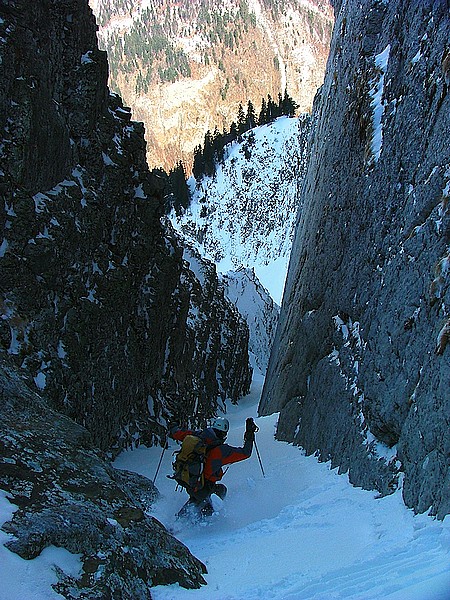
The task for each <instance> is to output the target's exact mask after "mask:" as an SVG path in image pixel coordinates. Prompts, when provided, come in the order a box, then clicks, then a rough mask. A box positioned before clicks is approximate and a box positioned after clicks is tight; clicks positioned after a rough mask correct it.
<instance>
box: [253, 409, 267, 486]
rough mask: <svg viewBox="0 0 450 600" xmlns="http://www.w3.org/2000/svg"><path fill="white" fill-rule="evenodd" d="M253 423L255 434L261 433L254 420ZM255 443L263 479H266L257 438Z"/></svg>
mask: <svg viewBox="0 0 450 600" xmlns="http://www.w3.org/2000/svg"><path fill="white" fill-rule="evenodd" d="M252 422H253V427H254V429H253V433H256V432H257V431H259V427H258V426H257V425H255V422H254V421H253V419H252ZM253 442H254V444H255V450H256V455H257V457H258V460H259V466H260V467H261V471H262V474H263V477H265V476H266V474H265V473H264V467H263V464H262V460H261V455H260V453H259V450H258V445H257V443H256V438H254V439H253Z"/></svg>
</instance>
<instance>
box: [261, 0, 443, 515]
mask: <svg viewBox="0 0 450 600" xmlns="http://www.w3.org/2000/svg"><path fill="white" fill-rule="evenodd" d="M334 4H335V14H336V24H335V29H334V34H333V41H332V46H331V54H330V58H329V62H328V67H327V74H326V78H325V83H324V85H323V87H322V88H321V90H320V91H319V93H318V96H317V98H316V103H315V108H314V115H313V118H314V121H315V126H314V133H313V137H312V139H311V161H310V165H309V169H308V174H307V178H306V183H305V186H304V190H303V198H302V202H301V204H303V207H302V211H301V214H300V216H299V223H298V227H297V232H296V239H295V242H294V248H293V253H292V257H291V263H290V267H289V273H288V278H287V284H286V289H285V294H284V300H283V307H282V312H281V318H280V324H279V327H278V331H277V336H276V341H275V344H274V348H275V349H274V352H273V353H272V356H271V360H270V365H269V372H268V376H267V379H266V385H265V388H264V391H263V397H262V400H261V404H260V412H261V413H262V414H267V413H269V412H273V411H281V414H280V421H279V425H278V436H279V437H280V438H281V439H285V440H293V441H294V442H295V443H296V444H301V445H302V446H304V447H305V449H306V451H307V452H308V453H312V452H316V451H317V452H318V454H319V455H320V457H321V459H322V460H331V464H332V465H333V466H337V465H339V467H340V470H341V472H345V471H347V470H348V471H349V476H350V480H351V481H352V482H353V483H355V484H357V485H361V486H363V487H366V488H377V489H379V490H380V491H381V492H382V493H384V494H386V493H389V492H390V491H392V490H394V489H395V488H396V486H397V483H398V475H399V472H403V473H404V480H403V496H404V499H405V502H406V504H407V505H408V506H410V507H414V509H415V510H416V511H418V512H424V511H426V510H428V509H430V512H431V514H434V515H438V516H439V517H443V516H444V515H445V514H447V513H448V512H450V485H449V482H450V479H449V477H450V474H449V462H448V458H449V456H450V446H449V444H450V437H449V435H448V432H449V425H450V392H449V381H450V363H449V356H450V355H449V352H450V348H449V345H448V339H449V334H448V331H449V326H448V323H449V306H450V298H449V282H450V268H449V265H450V255H449V242H450V221H449V210H448V200H449V195H450V163H449V158H450V157H449V152H448V148H449V141H450V140H449V131H450V104H449V102H450V96H449V93H448V92H449V69H448V64H449V47H448V31H449V27H450V13H449V10H448V2H446V1H444V0H438V1H433V2H432V1H431V0H430V1H429V0H425V1H421V2H418V1H415V2H408V3H403V2H397V1H392V0H391V1H390V2H384V1H382V0H365V1H362V2H361V1H360V0H358V1H356V0H348V1H346V2H342V3H341V2H335V3H334Z"/></svg>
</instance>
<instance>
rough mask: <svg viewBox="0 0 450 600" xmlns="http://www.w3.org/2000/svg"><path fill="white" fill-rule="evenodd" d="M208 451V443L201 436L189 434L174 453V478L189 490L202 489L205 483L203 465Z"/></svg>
mask: <svg viewBox="0 0 450 600" xmlns="http://www.w3.org/2000/svg"><path fill="white" fill-rule="evenodd" d="M206 451H207V445H206V444H205V442H204V441H203V440H202V439H201V438H200V437H198V436H196V435H187V436H186V437H185V438H184V440H183V443H182V444H181V448H180V450H178V452H175V453H174V454H175V459H174V461H173V463H172V466H173V475H172V479H175V481H176V482H177V483H179V484H180V485H181V486H183V487H184V488H186V489H187V490H188V491H193V492H197V491H198V490H201V489H202V487H203V485H204V477H203V467H204V464H205V457H206Z"/></svg>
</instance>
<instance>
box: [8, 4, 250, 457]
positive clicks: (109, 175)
mask: <svg viewBox="0 0 450 600" xmlns="http://www.w3.org/2000/svg"><path fill="white" fill-rule="evenodd" d="M1 14H2V20H1V21H0V28H1V30H2V31H1V39H2V46H1V49H2V64H1V69H2V70H1V73H0V78H1V86H0V87H1V90H2V96H1V111H0V112H1V117H0V119H1V123H0V125H1V127H2V146H1V150H0V159H1V173H0V174H1V190H2V198H3V202H2V206H1V208H0V211H1V212H0V221H1V223H2V226H3V237H2V241H1V244H0V248H1V251H0V268H1V271H2V290H1V291H2V298H1V301H2V320H1V326H0V340H1V346H2V348H3V350H4V351H5V352H6V353H8V354H9V355H10V356H11V357H12V358H13V359H14V361H15V363H16V365H17V366H18V368H20V369H21V370H22V371H23V372H24V373H26V374H29V375H30V376H31V377H32V378H33V379H34V382H35V385H36V388H37V389H38V390H39V391H40V392H41V393H42V394H44V395H45V396H46V397H47V398H48V399H49V400H50V401H51V403H52V405H53V407H54V408H56V409H57V410H61V411H63V412H64V413H65V414H67V415H69V416H70V417H72V418H73V419H75V420H76V421H78V422H79V423H80V424H82V425H84V426H86V427H87V428H88V429H89V431H90V432H91V433H92V435H93V439H94V441H95V443H96V444H98V445H99V446H100V447H101V448H104V449H106V448H109V447H110V446H111V445H113V444H115V445H116V446H118V447H121V446H124V445H127V444H129V443H139V441H144V442H150V441H152V438H154V436H158V435H160V434H161V430H162V428H161V425H162V424H164V418H165V417H166V416H167V414H168V413H169V414H170V413H171V412H172V411H176V412H177V413H179V412H183V413H184V414H186V415H190V416H192V415H195V414H199V415H201V418H206V417H209V416H211V415H212V414H213V413H214V411H215V409H216V408H217V402H218V400H217V399H218V397H219V398H220V399H221V400H222V401H224V400H225V398H230V399H231V400H232V401H236V400H237V398H238V397H239V396H240V395H241V394H242V393H243V392H245V391H246V390H247V389H248V386H249V380H250V368H249V365H248V353H247V344H248V330H247V328H246V326H245V324H244V322H243V320H242V319H241V318H240V317H239V315H238V314H237V312H236V311H235V309H234V308H233V307H232V305H231V304H230V303H227V302H226V301H225V300H224V298H223V292H222V291H221V289H220V286H219V285H218V281H217V277H216V274H215V271H214V269H212V268H211V267H210V266H208V267H205V276H204V278H203V281H202V285H200V284H199V282H198V280H197V278H196V277H195V276H194V274H193V273H192V272H191V271H190V270H189V268H188V264H187V262H186V261H185V260H183V248H182V246H181V245H180V243H179V241H178V240H177V238H176V236H175V234H174V233H173V231H172V230H171V228H170V225H168V224H165V225H163V224H161V220H160V216H161V207H162V201H163V195H164V189H163V185H162V182H161V180H160V179H158V177H157V176H156V175H153V174H151V173H150V172H149V170H148V167H147V164H146V158H145V142H144V137H143V126H142V124H140V123H134V122H132V121H131V120H130V111H129V109H127V108H125V107H124V106H123V105H122V102H121V100H120V98H119V97H118V96H116V95H110V94H109V92H108V88H107V85H106V83H107V76H108V66H107V61H106V54H105V53H104V52H100V51H99V50H98V48H97V42H96V36H95V29H96V27H95V22H94V18H93V15H92V13H91V11H90V9H89V8H88V6H87V2H84V1H82V0H71V1H69V0H67V1H65V2H39V3H36V4H34V5H33V6H32V7H30V6H29V5H28V4H27V3H26V2H22V1H20V0H17V1H11V2H7V3H6V4H5V3H4V4H3V8H2V13H1ZM192 310H196V311H197V312H201V313H202V318H203V322H204V327H203V329H200V328H198V327H196V325H195V324H193V322H192V320H191V319H190V317H189V314H190V312H192ZM224 329H226V332H227V333H226V335H224ZM219 340H220V343H219ZM222 365H227V366H228V369H224V368H222ZM221 369H222V371H223V372H220V373H219V375H217V372H218V371H220V370H221ZM199 397H200V398H201V400H200V401H198V398H199Z"/></svg>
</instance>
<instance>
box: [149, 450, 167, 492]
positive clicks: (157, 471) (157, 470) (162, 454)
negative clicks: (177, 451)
mask: <svg viewBox="0 0 450 600" xmlns="http://www.w3.org/2000/svg"><path fill="white" fill-rule="evenodd" d="M168 447H169V444H168V443H167V441H166V443H165V444H164V448H163V451H162V452H161V456H160V458H159V463H158V467H157V468H156V473H155V476H154V477H153V485H155V481H156V478H157V477H158V473H159V469H160V467H161V463H162V459H163V456H164V452H165V451H166V450H167V448H168Z"/></svg>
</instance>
